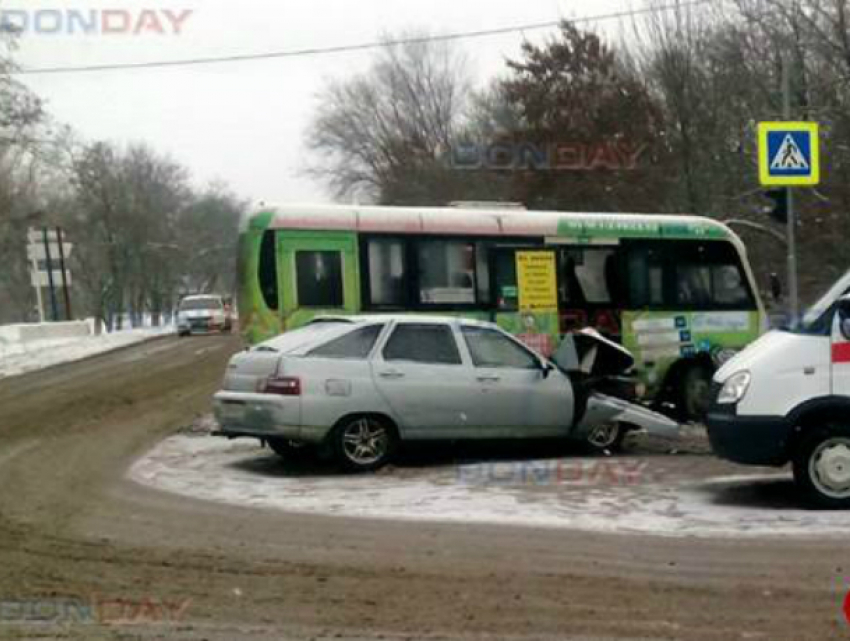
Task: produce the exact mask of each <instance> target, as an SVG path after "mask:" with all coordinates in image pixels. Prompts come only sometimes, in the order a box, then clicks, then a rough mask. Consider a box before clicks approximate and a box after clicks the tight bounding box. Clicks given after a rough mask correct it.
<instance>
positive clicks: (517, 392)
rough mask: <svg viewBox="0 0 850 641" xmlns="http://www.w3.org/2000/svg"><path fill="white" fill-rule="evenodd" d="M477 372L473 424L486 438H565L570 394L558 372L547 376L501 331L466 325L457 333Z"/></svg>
mask: <svg viewBox="0 0 850 641" xmlns="http://www.w3.org/2000/svg"><path fill="white" fill-rule="evenodd" d="M461 333H462V334H463V339H464V342H465V344H466V348H467V349H468V350H469V355H470V358H471V360H472V364H473V366H474V369H475V374H474V376H475V382H476V393H475V397H476V399H477V400H476V402H475V408H474V410H473V416H474V417H475V422H476V423H477V424H478V425H479V426H480V428H481V429H482V431H483V432H486V435H487V436H492V437H508V438H510V437H522V436H555V435H566V434H569V432H570V429H571V428H572V423H573V412H574V408H573V404H574V403H573V389H572V385H571V383H570V381H569V379H568V378H567V377H566V376H565V375H564V374H562V373H561V372H560V371H558V370H557V369H554V368H553V369H551V370H549V371H548V372H545V371H544V370H543V369H542V368H541V361H540V359H539V358H538V357H537V356H536V355H535V354H533V353H532V352H531V351H529V350H528V349H527V348H526V347H524V346H523V345H521V344H520V343H519V342H518V341H516V340H514V339H513V338H512V337H510V336H508V335H507V334H505V333H504V332H501V331H499V330H497V329H492V328H489V327H478V326H474V325H465V326H463V327H462V329H461Z"/></svg>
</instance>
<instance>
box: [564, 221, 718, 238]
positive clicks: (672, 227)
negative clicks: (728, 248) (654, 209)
mask: <svg viewBox="0 0 850 641" xmlns="http://www.w3.org/2000/svg"><path fill="white" fill-rule="evenodd" d="M558 236H559V237H564V238H575V239H576V240H577V241H578V242H592V241H593V240H595V239H605V240H610V239H619V238H649V239H652V238H668V239H680V240H685V239H687V240H728V239H729V235H728V234H727V233H726V231H725V230H724V229H723V228H722V227H718V226H717V225H715V224H711V223H705V224H700V223H689V224H677V223H668V222H660V221H652V220H636V221H629V222H620V221H617V222H612V221H605V220H600V221H589V220H587V219H584V220H582V219H575V218H562V219H561V220H559V221H558Z"/></svg>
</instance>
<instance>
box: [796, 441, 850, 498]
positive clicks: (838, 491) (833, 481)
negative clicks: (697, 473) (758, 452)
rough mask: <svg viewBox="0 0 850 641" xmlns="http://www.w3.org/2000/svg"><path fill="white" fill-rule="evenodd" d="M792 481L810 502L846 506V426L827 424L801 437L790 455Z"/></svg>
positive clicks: (849, 449) (849, 451)
mask: <svg viewBox="0 0 850 641" xmlns="http://www.w3.org/2000/svg"><path fill="white" fill-rule="evenodd" d="M794 480H795V481H796V482H797V486H798V487H799V488H800V490H802V492H803V495H804V497H805V499H806V500H807V502H809V503H810V504H812V505H814V506H816V507H821V508H826V509H831V510H837V509H846V508H850V428H847V427H838V426H831V427H827V428H826V429H824V430H821V431H819V432H817V433H816V434H813V435H812V436H811V437H809V438H808V439H806V440H804V441H803V443H802V445H801V447H799V448H798V450H797V452H796V454H795V456H794Z"/></svg>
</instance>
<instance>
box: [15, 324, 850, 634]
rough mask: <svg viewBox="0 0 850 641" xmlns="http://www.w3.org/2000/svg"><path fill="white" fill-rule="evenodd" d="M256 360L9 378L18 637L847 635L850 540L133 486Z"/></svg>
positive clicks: (219, 347)
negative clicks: (228, 367) (658, 530)
mask: <svg viewBox="0 0 850 641" xmlns="http://www.w3.org/2000/svg"><path fill="white" fill-rule="evenodd" d="M237 349H239V339H238V338H234V337H199V338H190V339H183V340H178V339H176V338H166V339H160V340H156V341H151V342H148V343H145V344H143V345H139V346H135V347H132V348H128V349H124V350H121V351H118V352H113V353H111V354H107V355H104V356H100V357H96V358H93V359H90V360H87V361H83V362H79V363H73V364H68V365H63V366H59V367H56V368H53V369H50V370H46V371H43V372H36V373H32V374H29V375H25V376H21V377H16V378H11V379H5V380H0V488H2V492H0V637H2V638H71V639H99V638H104V639H106V638H116V639H133V638H144V639H158V638H169V639H171V638H177V639H222V640H223V639H241V638H247V639H312V638H316V639H324V638H342V639H361V638H366V639H372V638H383V639H396V638H399V639H411V638H433V639H443V638H445V639H550V638H574V639H607V638H628V639H718V640H719V639H723V640H726V639H765V640H776V639H794V640H799V639H831V638H834V639H846V638H850V627H848V625H847V623H846V622H845V620H844V618H843V615H842V613H841V603H842V600H843V597H844V593H846V591H847V589H848V588H850V528H848V537H847V539H845V540H844V541H846V542H844V541H842V540H841V539H840V538H835V537H832V538H828V539H826V538H825V539H817V538H794V537H787V538H782V539H777V538H775V537H774V538H771V539H764V540H760V539H753V538H752V537H750V538H746V539H734V538H723V539H717V540H714V539H711V538H708V539H706V538H688V537H678V538H670V537H657V536H645V535H640V536H639V535H620V534H593V533H588V532H571V531H569V530H564V529H542V528H531V527H519V526H510V525H501V526H494V525H483V524H479V525H470V524H463V523H453V524H443V523H438V522H404V521H393V520H386V519H384V520H377V519H375V520H370V519H360V518H350V517H341V516H336V517H332V516H321V515H306V514H290V513H287V512H285V511H282V510H275V509H263V508H250V507H241V506H233V505H222V504H220V503H215V502H206V501H201V500H196V499H192V498H188V497H186V496H181V495H178V494H171V493H166V492H162V491H158V490H155V489H151V488H148V487H144V486H142V485H139V484H136V483H134V482H133V481H131V480H129V479H128V478H127V477H126V473H127V470H128V468H129V467H130V466H131V465H132V464H133V462H134V461H135V460H137V459H138V457H140V456H142V455H143V454H144V453H145V452H147V451H149V450H150V449H151V448H153V447H154V446H156V445H157V444H158V443H159V442H161V441H162V440H163V439H165V438H166V437H168V436H170V435H173V434H175V433H177V432H179V431H181V430H185V429H186V428H187V427H189V426H191V425H193V424H194V423H195V422H196V421H197V420H198V418H199V417H202V416H204V415H205V414H207V413H208V412H209V400H210V395H211V394H212V392H213V391H214V390H215V389H216V387H217V385H218V383H219V380H220V378H221V375H222V372H223V369H224V366H225V364H226V362H227V359H228V358H229V356H230V355H231V354H232V353H233V352H234V351H235V350H237ZM632 454H634V452H633V453H632ZM680 456H682V457H689V458H688V459H683V461H684V462H683V463H682V468H687V469H693V470H694V473H695V474H698V473H700V470H703V469H705V466H706V465H711V463H707V462H706V461H708V459H707V458H706V457H705V456H704V455H695V454H687V453H685V454H682V455H680ZM671 458H672V457H671ZM421 464H422V463H421V461H418V462H417V465H421ZM426 464H427V462H426ZM199 482H201V483H203V482H206V483H209V484H216V482H217V479H216V478H215V477H214V475H210V477H209V478H202V479H201V480H199ZM777 509H781V508H777Z"/></svg>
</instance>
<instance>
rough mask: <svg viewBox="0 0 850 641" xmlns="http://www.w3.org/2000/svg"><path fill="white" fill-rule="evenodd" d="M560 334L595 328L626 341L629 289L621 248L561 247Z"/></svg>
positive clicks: (617, 246)
mask: <svg viewBox="0 0 850 641" xmlns="http://www.w3.org/2000/svg"><path fill="white" fill-rule="evenodd" d="M557 256H558V317H559V331H560V333H561V334H562V335H563V334H567V333H569V332H572V331H575V330H578V329H582V328H583V327H592V328H594V329H596V330H598V331H599V332H600V333H601V334H602V335H603V336H605V337H606V338H609V339H611V340H615V341H618V342H619V341H621V339H622V325H621V317H622V311H623V309H624V307H625V296H626V287H625V285H624V282H625V280H624V271H623V265H622V261H621V252H620V247H619V245H616V244H610V245H569V246H560V247H558V248H557Z"/></svg>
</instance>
